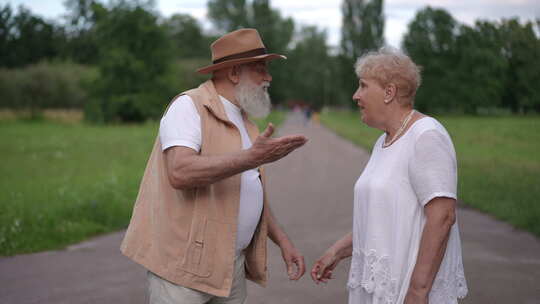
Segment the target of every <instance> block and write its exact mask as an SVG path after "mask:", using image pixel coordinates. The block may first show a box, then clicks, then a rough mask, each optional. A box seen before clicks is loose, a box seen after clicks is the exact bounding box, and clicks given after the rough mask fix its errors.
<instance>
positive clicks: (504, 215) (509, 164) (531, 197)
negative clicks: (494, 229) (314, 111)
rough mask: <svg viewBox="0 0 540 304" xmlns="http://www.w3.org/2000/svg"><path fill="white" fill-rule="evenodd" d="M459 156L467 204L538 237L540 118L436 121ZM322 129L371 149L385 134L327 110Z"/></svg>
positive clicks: (352, 117) (349, 114) (351, 114)
mask: <svg viewBox="0 0 540 304" xmlns="http://www.w3.org/2000/svg"><path fill="white" fill-rule="evenodd" d="M436 118H437V119H438V120H439V121H440V122H441V123H442V124H443V125H444V126H445V127H446V129H447V130H448V132H449V133H450V135H451V137H452V140H453V141H454V145H455V148H456V152H457V158H458V166H459V172H458V174H459V179H458V181H459V189H458V196H459V198H460V200H462V201H463V202H464V203H465V204H466V205H468V206H472V207H474V208H476V209H479V210H482V211H484V212H486V213H489V214H492V215H494V216H495V217H497V218H499V219H501V220H504V221H507V222H509V223H511V224H512V225H514V226H515V227H518V228H521V229H525V230H528V231H530V232H532V233H534V234H535V235H537V236H540V200H539V197H540V117H538V116H535V117H452V116H440V117H436ZM321 121H322V123H323V124H324V125H326V126H328V127H329V128H331V129H333V130H334V131H336V132H337V133H338V134H340V135H341V136H343V137H344V138H347V139H349V140H351V141H352V142H354V143H355V144H357V145H359V146H362V147H364V148H367V149H368V150H371V148H372V146H373V144H374V142H375V140H376V139H377V138H378V137H379V136H380V135H381V134H382V132H381V131H379V130H376V129H372V128H369V127H367V126H366V125H364V124H363V123H362V122H361V121H360V118H359V115H358V114H357V113H356V112H340V111H328V112H325V113H323V114H322V115H321Z"/></svg>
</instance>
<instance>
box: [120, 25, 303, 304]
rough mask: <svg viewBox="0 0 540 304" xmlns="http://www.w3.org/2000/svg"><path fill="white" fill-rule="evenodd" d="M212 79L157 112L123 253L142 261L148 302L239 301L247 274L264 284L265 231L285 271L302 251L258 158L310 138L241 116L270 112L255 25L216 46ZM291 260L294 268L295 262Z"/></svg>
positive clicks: (278, 154) (299, 261) (299, 270)
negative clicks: (270, 195) (275, 207)
mask: <svg viewBox="0 0 540 304" xmlns="http://www.w3.org/2000/svg"><path fill="white" fill-rule="evenodd" d="M211 50H212V59H213V64H212V65H210V66H207V67H204V68H201V69H199V70H198V72H200V73H213V76H212V79H211V80H208V81H206V82H205V83H203V84H202V85H200V86H199V87H198V88H196V89H192V90H189V91H186V92H184V93H182V94H180V95H179V96H177V97H176V98H175V99H174V100H173V102H172V103H171V104H170V106H169V108H168V109H167V111H166V114H165V115H164V116H163V118H162V120H161V125H160V130H159V136H158V138H157V139H156V143H155V145H154V149H153V151H152V154H151V156H150V159H149V161H148V164H147V167H146V170H145V173H144V177H143V180H142V182H141V186H140V190H139V195H138V197H137V202H136V203H135V207H134V210H133V216H132V219H131V223H130V225H129V228H128V230H127V233H126V236H125V238H124V241H123V243H122V247H121V250H122V252H123V253H124V254H125V255H126V256H128V257H129V258H131V259H132V260H134V261H135V262H137V263H139V264H141V265H143V266H144V267H145V268H146V269H148V296H149V297H148V298H149V303H171V304H172V303H176V304H202V303H244V301H245V298H246V278H247V279H250V280H252V281H254V282H256V283H259V284H261V285H263V286H264V285H265V283H266V238H267V236H268V237H270V239H272V241H273V242H274V243H276V244H277V245H278V246H279V247H280V248H281V253H282V255H283V259H284V261H285V264H286V268H287V273H288V276H289V278H290V279H292V280H298V279H299V278H300V277H301V276H302V275H303V274H304V271H305V266H304V258H303V256H302V255H301V254H300V253H299V251H298V250H297V249H296V248H295V246H294V245H293V244H292V242H291V241H290V240H289V238H288V237H287V235H286V234H285V233H284V231H283V230H282V229H281V228H280V226H279V225H278V223H277V222H276V220H275V218H274V216H273V215H272V212H271V211H270V206H269V205H268V202H267V200H266V194H265V190H264V189H265V177H264V170H263V168H262V167H261V165H263V164H266V163H270V162H273V161H276V160H279V159H281V158H282V157H284V156H286V155H287V154H289V153H290V152H292V151H293V150H295V149H296V148H298V147H300V146H302V145H303V144H304V143H305V142H306V141H307V139H306V138H305V137H303V136H300V135H297V136H286V137H281V138H271V135H272V133H273V126H272V125H271V124H269V125H268V127H267V128H266V130H265V131H264V132H263V133H262V134H260V135H258V130H257V127H256V126H255V125H254V124H253V123H252V122H251V121H249V119H248V117H247V115H248V114H249V115H252V116H265V115H267V114H268V112H269V111H270V105H271V103H270V99H269V97H268V93H267V89H268V86H269V84H270V81H272V77H271V76H270V74H269V73H268V70H267V65H266V63H267V61H269V60H272V59H276V58H285V56H282V55H278V54H267V53H266V48H265V47H264V45H263V43H262V41H261V39H260V36H259V34H258V33H257V31H256V30H254V29H241V30H238V31H234V32H232V33H229V34H226V35H224V36H223V37H221V38H219V39H218V40H216V41H215V42H214V43H213V44H212V46H211ZM294 266H296V269H295V267H294Z"/></svg>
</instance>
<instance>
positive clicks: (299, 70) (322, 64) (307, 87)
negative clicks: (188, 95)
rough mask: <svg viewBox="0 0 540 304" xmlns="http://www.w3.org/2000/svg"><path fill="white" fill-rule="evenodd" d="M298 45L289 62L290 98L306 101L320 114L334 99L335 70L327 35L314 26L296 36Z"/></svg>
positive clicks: (304, 28)
mask: <svg viewBox="0 0 540 304" xmlns="http://www.w3.org/2000/svg"><path fill="white" fill-rule="evenodd" d="M296 41H297V42H296V45H295V47H294V49H293V50H292V51H291V52H290V57H289V59H288V62H287V67H288V68H289V73H287V75H286V78H285V79H284V80H285V81H287V83H288V86H287V87H286V93H287V94H286V95H287V97H288V98H292V99H295V100H302V101H305V102H307V103H309V104H310V105H311V106H312V107H313V108H314V109H316V110H320V109H321V108H322V107H323V106H324V105H325V103H327V102H328V101H329V99H330V98H331V93H330V91H331V90H332V89H335V87H332V86H330V83H331V70H329V66H330V65H329V60H330V57H329V54H328V46H327V45H326V31H319V30H318V29H317V28H316V27H314V26H306V27H303V28H302V29H301V30H300V32H299V33H298V34H297V36H296Z"/></svg>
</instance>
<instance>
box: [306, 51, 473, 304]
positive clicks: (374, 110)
mask: <svg viewBox="0 0 540 304" xmlns="http://www.w3.org/2000/svg"><path fill="white" fill-rule="evenodd" d="M355 69H356V74H357V75H358V77H359V88H358V90H357V91H356V92H355V93H354V95H353V99H354V101H355V102H356V103H357V104H358V107H359V108H360V110H361V113H362V121H363V122H364V123H365V124H367V125H368V126H370V127H373V128H377V129H380V130H382V131H384V132H385V133H384V134H383V135H381V137H379V139H378V140H377V142H376V143H375V146H374V147H373V151H372V154H371V158H370V160H369V162H368V164H367V165H366V167H365V169H364V171H363V172H362V175H361V176H360V178H359V179H358V181H357V182H356V184H355V186H354V212H353V221H354V225H353V229H352V232H351V233H349V234H347V235H346V236H344V237H343V238H342V239H340V240H339V241H337V242H336V243H335V244H334V245H332V246H331V247H330V248H329V249H328V250H327V251H326V253H325V254H324V255H323V256H322V257H321V258H319V260H318V261H317V262H316V263H315V264H314V265H313V268H312V271H311V276H312V278H313V280H314V281H315V282H317V283H319V282H327V281H328V279H330V278H331V277H332V271H333V270H334V268H335V267H336V265H337V264H338V263H339V262H340V261H341V260H342V259H344V258H346V257H350V256H352V261H351V269H350V272H349V282H348V287H349V303H350V304H376V303H378V304H382V303H384V304H403V303H405V304H420V303H421V304H427V303H430V304H456V303H457V299H459V298H463V297H465V295H466V294H467V283H466V281H465V275H464V271H463V263H462V256H461V240H460V236H459V229H458V225H457V223H456V220H457V215H456V198H457V164H456V154H455V151H454V146H453V144H452V140H451V139H450V136H449V135H448V133H447V131H446V130H445V128H444V127H443V126H442V125H441V124H440V123H439V122H438V121H437V120H435V119H434V118H432V117H428V116H426V115H423V114H422V113H420V112H418V111H416V110H414V109H413V102H414V96H415V95H416V90H417V88H418V87H419V85H420V72H419V69H418V67H417V66H416V65H415V64H414V63H413V62H412V61H411V59H410V58H409V57H408V56H406V55H404V54H403V53H401V52H399V51H398V50H395V49H391V48H383V49H381V50H379V51H378V52H372V53H368V54H366V55H364V56H362V57H361V58H360V59H359V60H358V62H357V63H356V66H355ZM325 216H328V215H325Z"/></svg>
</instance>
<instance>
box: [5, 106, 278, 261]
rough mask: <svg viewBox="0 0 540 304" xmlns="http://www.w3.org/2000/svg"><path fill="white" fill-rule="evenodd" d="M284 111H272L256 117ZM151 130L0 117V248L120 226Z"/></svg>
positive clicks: (60, 240) (9, 251) (35, 246)
mask: <svg viewBox="0 0 540 304" xmlns="http://www.w3.org/2000/svg"><path fill="white" fill-rule="evenodd" d="M284 117H285V113H283V112H273V113H272V114H271V115H270V116H269V117H268V118H267V119H265V120H261V121H257V123H258V125H260V126H262V125H264V126H266V122H267V121H272V122H274V124H276V125H279V124H280V123H281V122H282V121H283V119H284ZM157 130H158V125H157V123H148V124H144V125H123V126H122V125H116V126H92V125H87V124H83V123H69V124H66V123H58V122H51V121H40V122H28V121H17V120H6V121H0V136H1V137H0V138H1V139H2V140H1V141H0V155H1V157H2V160H3V161H2V162H1V163H0V172H1V174H2V182H1V183H0V255H13V254H18V253H28V252H35V251H41V250H47V249H57V248H61V247H63V246H65V245H68V244H71V243H75V242H78V241H80V240H83V239H85V238H87V237H89V236H93V235H96V234H100V233H104V232H109V231H114V230H118V229H121V228H123V227H126V225H127V223H128V222H129V218H130V216H131V208H132V205H133V202H134V200H135V197H136V195H137V191H138V186H139V182H140V179H141V177H142V174H143V170H144V167H145V165H146V160H147V159H148V156H149V153H150V150H151V148H152V145H153V142H154V140H155V137H156V134H157Z"/></svg>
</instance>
